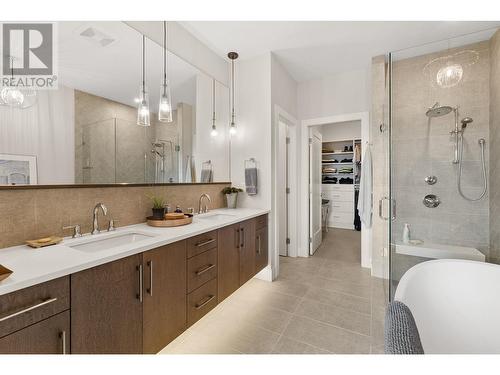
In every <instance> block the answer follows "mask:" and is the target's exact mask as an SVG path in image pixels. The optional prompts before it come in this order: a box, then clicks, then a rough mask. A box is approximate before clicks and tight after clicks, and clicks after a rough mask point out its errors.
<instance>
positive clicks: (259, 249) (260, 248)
mask: <svg viewBox="0 0 500 375" xmlns="http://www.w3.org/2000/svg"><path fill="white" fill-rule="evenodd" d="M257 243H258V245H259V246H257V254H259V255H260V253H261V252H262V242H261V240H260V234H259V235H258V236H257Z"/></svg>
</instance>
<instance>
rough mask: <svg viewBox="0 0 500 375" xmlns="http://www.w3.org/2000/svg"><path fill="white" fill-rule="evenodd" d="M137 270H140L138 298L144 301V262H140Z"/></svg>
mask: <svg viewBox="0 0 500 375" xmlns="http://www.w3.org/2000/svg"><path fill="white" fill-rule="evenodd" d="M137 271H139V293H137V295H136V296H137V299H138V300H139V302H141V303H142V300H143V299H144V294H143V291H142V290H143V288H144V281H143V274H142V272H143V269H142V264H139V265H138V266H137Z"/></svg>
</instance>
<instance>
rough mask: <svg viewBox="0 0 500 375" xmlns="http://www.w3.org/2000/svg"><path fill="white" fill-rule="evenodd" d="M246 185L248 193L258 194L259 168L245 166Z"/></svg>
mask: <svg viewBox="0 0 500 375" xmlns="http://www.w3.org/2000/svg"><path fill="white" fill-rule="evenodd" d="M245 186H246V192H247V194H248V195H257V168H256V167H251V168H245Z"/></svg>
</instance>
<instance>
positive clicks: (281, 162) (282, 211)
mask: <svg viewBox="0 0 500 375" xmlns="http://www.w3.org/2000/svg"><path fill="white" fill-rule="evenodd" d="M287 133H288V125H287V124H285V123H284V122H282V121H279V122H278V165H277V171H276V172H277V174H278V184H277V189H278V192H277V193H278V194H277V199H278V202H277V203H278V250H279V254H280V255H281V256H288V243H287V238H288V197H287V192H286V188H287V186H288V176H287V163H288V162H287V159H288V153H287V151H288V150H287V141H286V139H287Z"/></svg>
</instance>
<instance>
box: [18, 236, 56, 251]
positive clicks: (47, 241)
mask: <svg viewBox="0 0 500 375" xmlns="http://www.w3.org/2000/svg"><path fill="white" fill-rule="evenodd" d="M42 240H43V241H42ZM62 240H63V239H62V238H61V237H57V236H51V237H46V238H41V239H38V240H28V241H26V245H28V246H31V247H34V248H35V249H38V248H40V247H45V246H50V245H56V244H58V243H60V242H61V241H62Z"/></svg>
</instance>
